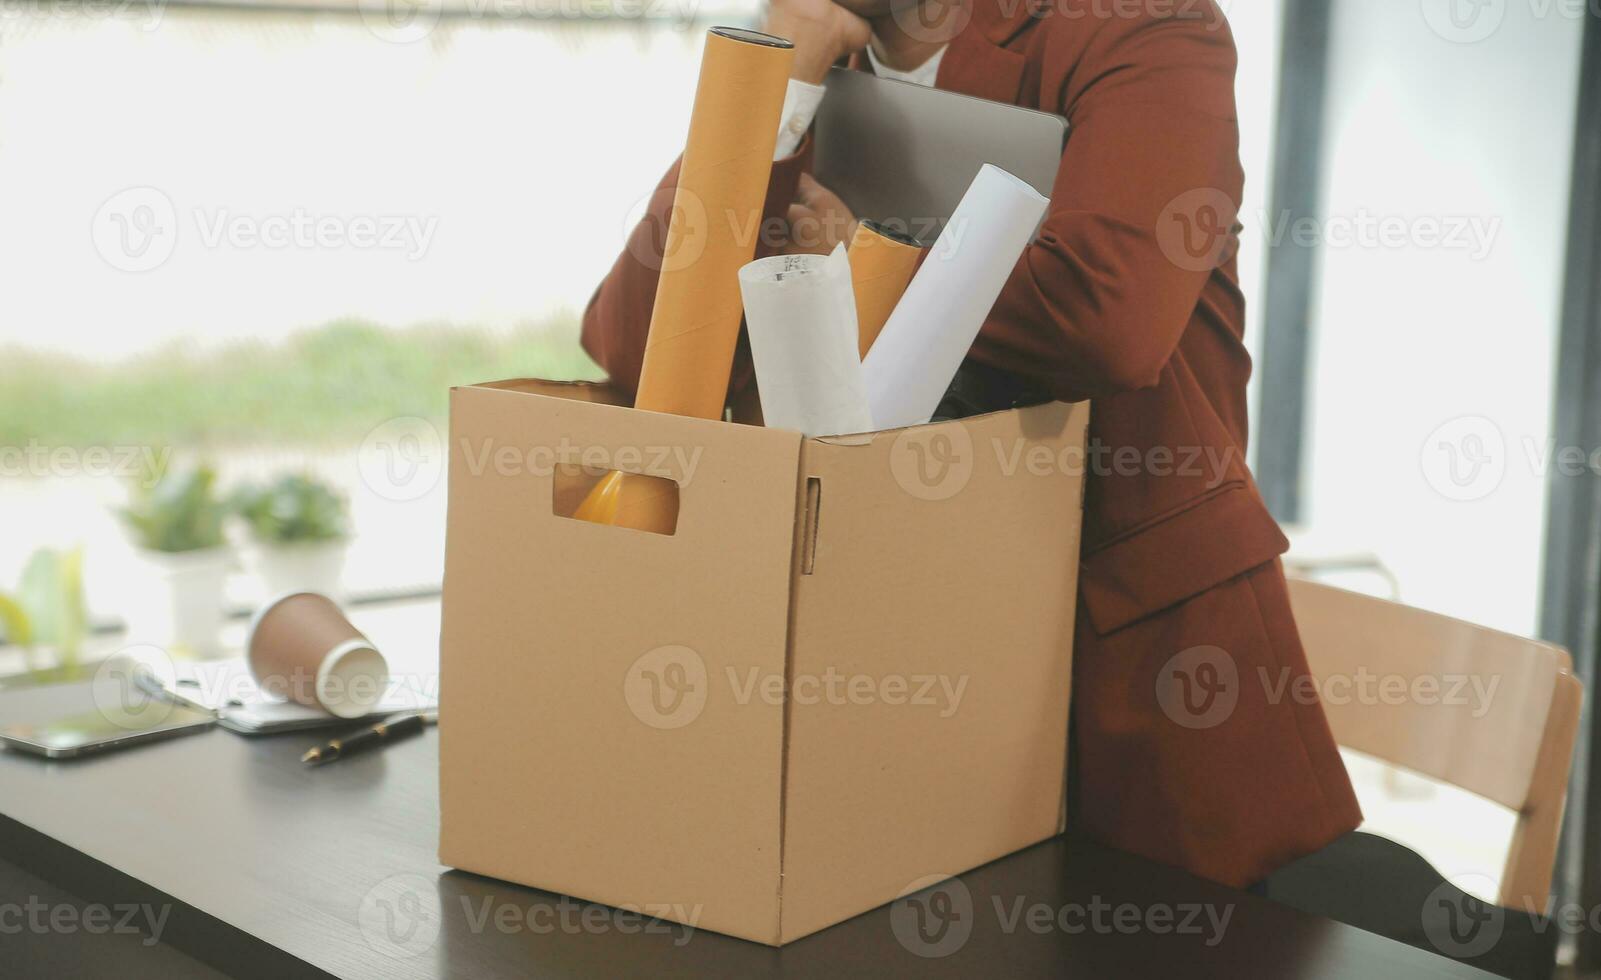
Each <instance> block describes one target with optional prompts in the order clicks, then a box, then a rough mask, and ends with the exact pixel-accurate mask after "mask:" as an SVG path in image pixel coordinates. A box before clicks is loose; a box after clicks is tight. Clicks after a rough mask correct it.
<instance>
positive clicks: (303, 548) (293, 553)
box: [244, 541, 347, 602]
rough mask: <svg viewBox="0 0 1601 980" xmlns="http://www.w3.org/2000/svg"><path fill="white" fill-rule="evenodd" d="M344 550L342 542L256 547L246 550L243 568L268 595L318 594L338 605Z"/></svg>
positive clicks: (260, 545)
mask: <svg viewBox="0 0 1601 980" xmlns="http://www.w3.org/2000/svg"><path fill="white" fill-rule="evenodd" d="M346 550H347V546H346V543H345V542H343V541H311V542H306V543H303V544H276V545H269V544H260V543H257V544H252V545H250V546H249V547H248V548H246V549H245V552H244V560H245V568H246V569H247V570H248V571H250V572H251V573H252V574H254V575H255V576H256V577H257V578H259V579H260V580H261V582H262V585H263V586H265V590H264V591H265V592H266V594H267V595H283V594H284V593H287V592H320V593H322V594H323V595H325V596H328V597H329V598H330V599H333V600H334V601H335V602H340V601H343V599H344V596H343V595H342V593H341V589H340V580H341V579H342V578H343V576H344V572H345V552H346Z"/></svg>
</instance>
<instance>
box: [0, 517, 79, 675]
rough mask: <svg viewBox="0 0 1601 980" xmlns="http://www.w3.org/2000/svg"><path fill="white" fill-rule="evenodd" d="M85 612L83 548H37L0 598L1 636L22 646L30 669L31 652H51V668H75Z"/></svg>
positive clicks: (33, 666) (66, 670)
mask: <svg viewBox="0 0 1601 980" xmlns="http://www.w3.org/2000/svg"><path fill="white" fill-rule="evenodd" d="M88 632H89V614H88V610H87V607H86V604H85V602H84V595H83V549H82V548H69V549H65V550H56V549H53V548H41V549H40V550H38V551H36V552H34V553H33V555H32V556H31V557H30V558H29V559H28V563H27V565H25V566H24V567H23V569H22V577H21V579H20V580H19V581H18V583H17V588H16V591H15V592H13V593H11V594H9V595H6V594H0V635H3V636H4V638H5V641H6V642H7V643H11V644H15V645H16V646H18V647H21V648H22V651H23V654H24V656H25V657H26V659H27V661H28V666H29V669H36V665H35V664H34V662H33V655H34V650H35V648H37V647H39V646H41V645H42V646H49V647H51V648H53V649H54V650H55V654H56V668H57V669H58V670H60V671H64V672H65V673H66V674H68V675H70V674H72V673H74V672H75V671H76V670H77V665H78V659H79V655H80V653H81V652H82V649H83V641H84V637H85V636H87V635H88Z"/></svg>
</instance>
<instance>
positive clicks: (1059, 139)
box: [814, 68, 1067, 245]
mask: <svg viewBox="0 0 1601 980" xmlns="http://www.w3.org/2000/svg"><path fill="white" fill-rule="evenodd" d="M827 86H828V90H827V94H826V95H824V96H823V102H822V105H820V106H818V109H817V129H816V131H815V136H814V138H815V140H816V143H817V148H816V158H815V165H814V170H815V172H816V175H817V179H818V181H820V182H821V183H822V184H823V186H824V187H827V188H829V189H830V190H832V191H833V192H834V193H836V194H838V195H839V196H840V198H841V199H842V200H844V202H845V203H846V204H847V205H849V206H850V209H851V211H852V212H853V213H855V215H856V216H857V217H858V218H871V219H873V220H875V221H878V222H879V223H881V224H883V225H885V226H887V227H889V228H892V229H896V230H899V231H903V232H906V233H908V234H910V235H911V237H913V238H916V239H918V240H920V241H922V242H923V243H924V244H925V245H927V244H932V243H933V241H934V239H935V238H937V237H938V236H939V232H940V230H941V229H943V228H944V227H945V222H946V221H948V220H949V219H950V216H951V212H952V211H955V210H956V205H957V203H958V202H959V201H961V199H962V194H963V193H965V192H966V191H967V185H968V184H970V183H972V181H973V178H974V177H975V176H977V174H978V170H979V168H980V167H981V166H983V165H984V164H986V163H991V164H994V165H995V166H997V167H1000V168H1001V169H1002V170H1005V171H1008V172H1009V173H1012V174H1014V175H1016V176H1017V177H1019V178H1021V179H1022V180H1024V181H1025V182H1027V183H1028V184H1029V185H1030V186H1031V187H1033V188H1034V189H1035V190H1037V191H1039V192H1040V193H1041V194H1043V195H1045V196H1046V197H1050V196H1051V188H1052V185H1053V184H1054V183H1055V182H1056V171H1057V168H1058V167H1059V166H1060V165H1061V162H1062V148H1063V146H1064V145H1066V142H1067V120H1066V119H1063V118H1062V117H1061V116H1058V115H1054V114H1052V113H1049V112H1037V111H1035V110H1033V109H1022V108H1019V107H1017V106H1014V105H1007V104H1006V103H1003V102H991V101H989V100H988V99H979V98H975V97H973V96H970V95H962V94H960V93H958V92H943V91H940V90H939V89H934V88H928V87H926V86H922V85H914V84H912V83H911V82H902V81H898V80H896V79H889V78H879V77H877V76H876V75H872V74H869V73H868V72H865V71H853V70H851V69H848V68H835V69H832V70H830V71H829V73H828V80H827Z"/></svg>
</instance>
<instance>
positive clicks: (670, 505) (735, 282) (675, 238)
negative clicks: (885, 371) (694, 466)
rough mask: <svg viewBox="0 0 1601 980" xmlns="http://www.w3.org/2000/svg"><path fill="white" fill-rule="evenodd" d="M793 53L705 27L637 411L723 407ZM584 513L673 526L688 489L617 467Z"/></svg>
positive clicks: (605, 520) (655, 527)
mask: <svg viewBox="0 0 1601 980" xmlns="http://www.w3.org/2000/svg"><path fill="white" fill-rule="evenodd" d="M794 58H795V48H794V45H793V44H791V43H790V42H789V41H786V40H784V39H783V38H778V37H773V36H772V35H770V34H762V33H760V32H758V31H747V30H741V29H738V28H732V27H714V28H712V29H711V30H709V31H707V32H706V48H705V52H704V54H703V56H702V58H701V66H700V81H699V83H698V84H697V86H696V89H695V106H694V109H693V110H692V111H691V114H690V121H689V138H688V140H687V141H686V143H685V145H684V157H683V160H682V162H681V164H680V165H679V168H678V188H677V190H676V191H675V192H674V195H673V210H672V217H671V219H670V221H669V223H668V227H667V245H666V248H665V250H664V251H663V255H662V269H661V278H660V279H659V280H658V282H657V284H656V302H655V305H654V307H652V309H651V314H650V334H649V336H648V338H647V339H646V341H645V361H644V365H643V366H642V367H641V369H640V376H639V393H638V395H637V396H636V397H635V399H634V407H635V408H642V409H644V410H646V411H649V412H670V413H672V414H674V415H689V416H693V417H695V418H702V419H718V418H722V416H723V403H724V401H725V400H726V399H727V395H728V376H729V372H730V370H731V369H732V367H733V363H734V346H735V344H736V343H737V342H738V340H739V324H740V321H741V319H742V318H743V314H744V303H743V300H742V299H741V297H740V291H739V270H740V267H741V266H743V265H745V263H747V262H749V261H750V260H751V259H752V258H753V257H754V256H755V254H756V242H757V237H758V235H759V234H760V232H761V221H762V205H763V203H764V202H765V200H766V198H767V182H768V178H769V177H771V176H772V170H773V148H774V147H775V146H776V145H777V143H778V124H779V117H780V116H781V115H782V114H783V110H784V91H785V89H786V88H788V86H789V68H790V63H791V62H792V61H793V60H794ZM663 484H666V485H665V486H664V485H663ZM574 516H575V517H578V518H581V519H583V520H589V521H595V522H597V523H602V524H615V525H618V526H620V527H631V528H635V529H637V530H641V531H652V532H655V533H657V534H672V533H673V530H674V528H675V526H676V523H677V516H678V488H677V486H676V485H674V484H672V483H671V482H670V481H665V480H661V479H658V478H655V477H648V476H638V475H634V474H625V473H609V474H607V475H606V477H605V478H604V479H602V480H601V482H600V483H598V484H596V485H595V488H594V490H593V491H591V494H590V497H589V498H588V499H586V500H585V501H584V503H583V504H582V505H581V506H580V507H579V508H578V510H577V512H576V513H575V514H574Z"/></svg>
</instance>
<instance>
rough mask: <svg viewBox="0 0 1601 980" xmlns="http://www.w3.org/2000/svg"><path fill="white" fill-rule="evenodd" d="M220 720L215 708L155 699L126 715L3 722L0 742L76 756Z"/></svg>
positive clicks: (93, 714) (181, 732) (103, 713)
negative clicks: (164, 702)
mask: <svg viewBox="0 0 1601 980" xmlns="http://www.w3.org/2000/svg"><path fill="white" fill-rule="evenodd" d="M216 721H217V716H216V715H214V714H212V713H211V712H209V711H201V710H200V709H198V708H192V707H190V706H188V705H181V704H155V703H152V704H151V705H150V706H149V707H147V708H146V709H145V710H141V711H135V712H126V713H122V712H115V711H100V710H95V709H91V710H89V711H74V712H72V713H70V714H62V715H56V716H52V717H47V718H44V719H42V720H39V721H17V722H10V723H7V724H3V725H0V744H4V745H6V746H8V747H10V748H13V749H17V750H20V751H22V752H28V753H31V754H33V755H42V756H44V757H45V758H48V759H71V758H75V757H77V756H80V755H87V754H89V753H91V752H102V751H105V750H106V749H116V748H122V747H123V746H127V745H137V744H139V743H141V742H153V741H156V740H157V739H163V738H173V737H175V736H178V735H187V734H190V733H192V732H198V731H203V730H205V729H207V728H210V727H211V726H212V725H214V724H216Z"/></svg>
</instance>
